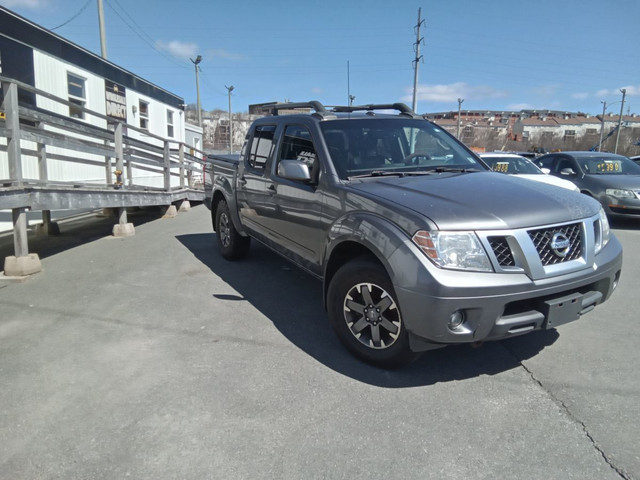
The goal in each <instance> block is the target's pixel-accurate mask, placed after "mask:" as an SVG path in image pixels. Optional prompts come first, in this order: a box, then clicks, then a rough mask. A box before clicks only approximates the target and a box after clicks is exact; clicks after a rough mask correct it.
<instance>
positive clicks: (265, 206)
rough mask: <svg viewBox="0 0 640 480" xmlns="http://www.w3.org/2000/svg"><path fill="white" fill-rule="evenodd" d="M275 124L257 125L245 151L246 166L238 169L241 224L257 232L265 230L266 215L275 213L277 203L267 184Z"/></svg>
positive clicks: (237, 190)
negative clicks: (274, 204) (274, 201)
mask: <svg viewBox="0 0 640 480" xmlns="http://www.w3.org/2000/svg"><path fill="white" fill-rule="evenodd" d="M276 130H277V126H276V125H269V124H267V125H257V126H256V127H255V129H254V131H253V134H252V136H251V138H250V141H249V142H248V143H247V146H246V148H247V151H246V152H244V155H242V158H244V165H243V168H242V169H241V170H240V171H239V172H238V180H237V182H238V184H237V185H236V198H237V202H238V214H239V215H240V219H241V221H242V224H243V225H245V226H246V227H247V228H249V229H250V230H252V231H253V232H255V233H258V234H262V235H264V234H265V228H266V225H265V223H266V222H265V218H268V217H270V216H273V209H274V206H273V204H272V203H271V202H270V197H271V195H270V193H269V190H268V187H269V186H270V185H271V179H270V178H269V176H270V174H269V171H270V167H271V157H272V154H273V151H274V149H275V143H276Z"/></svg>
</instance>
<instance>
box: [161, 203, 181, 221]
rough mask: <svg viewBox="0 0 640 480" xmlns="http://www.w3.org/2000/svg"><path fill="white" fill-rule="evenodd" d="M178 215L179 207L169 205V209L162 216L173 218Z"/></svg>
mask: <svg viewBox="0 0 640 480" xmlns="http://www.w3.org/2000/svg"><path fill="white" fill-rule="evenodd" d="M177 216H178V209H177V208H176V206H175V205H169V207H167V210H166V211H165V212H164V215H162V218H173V217H177Z"/></svg>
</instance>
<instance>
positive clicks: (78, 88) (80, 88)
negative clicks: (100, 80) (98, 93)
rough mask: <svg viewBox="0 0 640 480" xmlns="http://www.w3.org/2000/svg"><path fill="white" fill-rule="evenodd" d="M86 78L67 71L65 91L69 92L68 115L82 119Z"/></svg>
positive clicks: (85, 96)
mask: <svg viewBox="0 0 640 480" xmlns="http://www.w3.org/2000/svg"><path fill="white" fill-rule="evenodd" d="M85 83H86V80H85V79H84V78H82V77H79V76H78V75H74V74H73V73H70V72H67V93H68V94H69V102H71V105H69V116H70V117H71V118H81V119H84V112H83V111H82V108H84V106H85V104H86V98H87V95H86V87H85Z"/></svg>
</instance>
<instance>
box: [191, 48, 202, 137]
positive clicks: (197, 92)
mask: <svg viewBox="0 0 640 480" xmlns="http://www.w3.org/2000/svg"><path fill="white" fill-rule="evenodd" d="M189 60H191V61H192V62H193V65H194V66H195V67H196V94H197V96H198V97H197V98H198V126H199V127H200V128H202V108H201V107H200V78H199V77H198V70H199V69H200V67H198V65H199V64H200V62H201V61H202V56H201V55H198V56H197V57H196V59H195V60H194V59H193V58H190V59H189Z"/></svg>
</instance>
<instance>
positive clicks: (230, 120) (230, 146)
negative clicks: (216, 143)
mask: <svg viewBox="0 0 640 480" xmlns="http://www.w3.org/2000/svg"><path fill="white" fill-rule="evenodd" d="M224 88H226V89H227V91H228V92H229V155H231V154H232V153H233V121H232V117H231V92H233V85H231V86H230V87H227V86H226V85H225V86H224Z"/></svg>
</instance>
